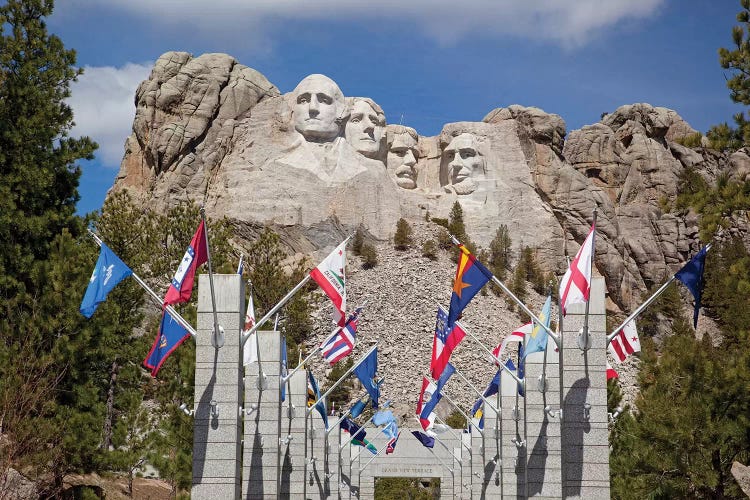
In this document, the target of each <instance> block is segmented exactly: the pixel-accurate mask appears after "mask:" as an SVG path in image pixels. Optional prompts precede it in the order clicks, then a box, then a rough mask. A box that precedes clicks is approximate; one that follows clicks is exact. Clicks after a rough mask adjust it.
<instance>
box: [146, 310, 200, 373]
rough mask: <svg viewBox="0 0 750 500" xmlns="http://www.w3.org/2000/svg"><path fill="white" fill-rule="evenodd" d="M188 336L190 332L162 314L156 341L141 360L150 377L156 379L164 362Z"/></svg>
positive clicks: (167, 314)
mask: <svg viewBox="0 0 750 500" xmlns="http://www.w3.org/2000/svg"><path fill="white" fill-rule="evenodd" d="M189 336H190V332H188V331H187V329H185V327H184V326H182V325H181V324H180V323H178V322H177V320H176V319H174V318H173V317H172V315H171V314H169V313H168V312H167V311H164V312H163V313H162V316H161V324H160V325H159V333H158V334H157V335H156V339H154V343H153V345H152V346H151V350H150V351H149V353H148V356H146V359H144V360H143V366H145V367H146V368H148V369H150V370H151V376H152V377H156V374H157V373H158V372H159V369H161V365H163V364H164V361H166V360H167V358H168V357H169V355H170V354H172V352H173V351H174V350H175V349H177V348H178V347H179V346H180V344H182V343H183V342H184V341H185V339H187V338H188V337H189Z"/></svg>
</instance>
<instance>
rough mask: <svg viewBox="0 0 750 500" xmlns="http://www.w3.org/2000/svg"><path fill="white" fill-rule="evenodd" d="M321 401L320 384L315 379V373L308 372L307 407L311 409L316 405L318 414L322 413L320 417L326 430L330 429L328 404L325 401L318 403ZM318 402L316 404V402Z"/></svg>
mask: <svg viewBox="0 0 750 500" xmlns="http://www.w3.org/2000/svg"><path fill="white" fill-rule="evenodd" d="M319 399H320V389H319V387H318V382H317V381H316V380H315V377H314V376H313V372H311V371H308V372H307V407H308V408H310V407H311V406H312V405H315V409H316V410H318V413H320V417H321V418H322V419H323V424H324V425H325V426H326V429H328V414H327V412H326V402H325V401H318V400H319ZM316 401H318V403H317V404H316V403H315V402H316Z"/></svg>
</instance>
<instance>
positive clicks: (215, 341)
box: [211, 325, 224, 349]
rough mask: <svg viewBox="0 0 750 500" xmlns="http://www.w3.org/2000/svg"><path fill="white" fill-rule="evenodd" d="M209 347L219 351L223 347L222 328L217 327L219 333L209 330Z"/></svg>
mask: <svg viewBox="0 0 750 500" xmlns="http://www.w3.org/2000/svg"><path fill="white" fill-rule="evenodd" d="M211 345H212V346H214V347H215V348H217V349H219V348H221V347H224V327H223V326H221V325H219V333H218V334H217V333H216V330H211Z"/></svg>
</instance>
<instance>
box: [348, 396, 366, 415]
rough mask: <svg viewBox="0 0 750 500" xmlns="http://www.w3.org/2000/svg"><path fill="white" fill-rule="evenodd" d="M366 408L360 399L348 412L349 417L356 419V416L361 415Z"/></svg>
mask: <svg viewBox="0 0 750 500" xmlns="http://www.w3.org/2000/svg"><path fill="white" fill-rule="evenodd" d="M366 406H367V403H365V402H364V401H362V400H361V399H358V400H357V402H356V403H354V405H353V406H352V409H351V410H349V415H351V417H352V418H357V417H358V416H360V415H362V412H363V411H364V409H365V407H366Z"/></svg>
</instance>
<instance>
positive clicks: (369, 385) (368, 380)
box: [354, 348, 380, 410]
mask: <svg viewBox="0 0 750 500" xmlns="http://www.w3.org/2000/svg"><path fill="white" fill-rule="evenodd" d="M376 371H378V349H377V348H375V349H374V350H373V351H372V352H371V353H370V354H368V355H367V357H366V358H365V359H363V360H362V361H360V363H359V365H357V367H356V368H355V369H354V373H355V375H357V378H358V379H359V381H360V382H362V385H363V386H364V388H365V389H366V390H367V393H368V394H369V395H370V399H371V400H372V407H373V409H375V410H377V409H378V398H379V397H380V384H378V383H377V382H376V381H375V372H376Z"/></svg>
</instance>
